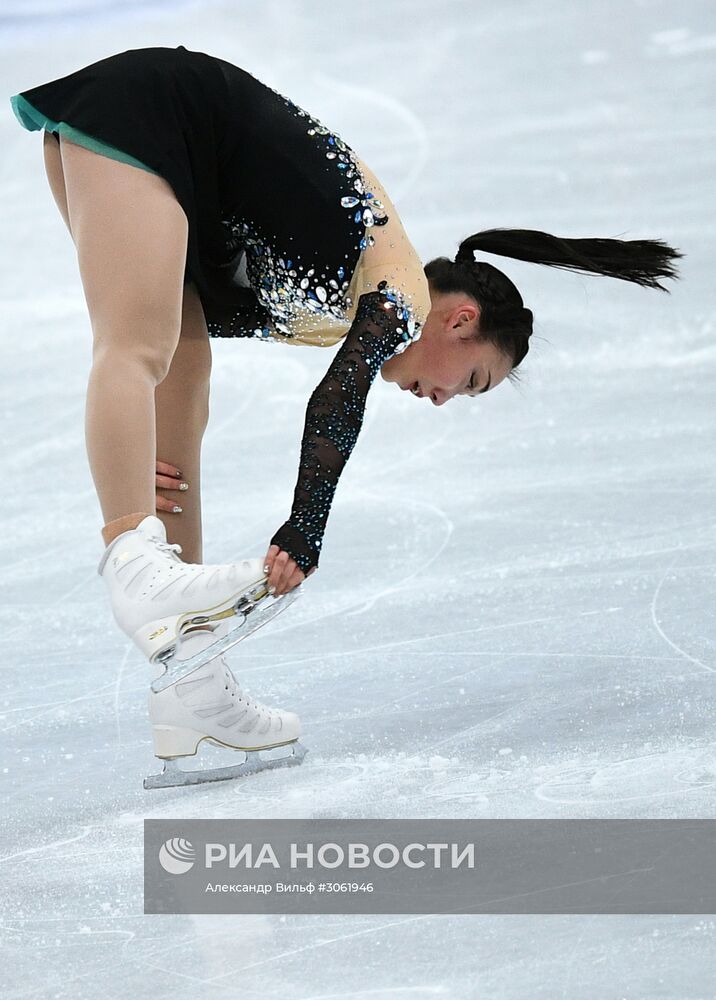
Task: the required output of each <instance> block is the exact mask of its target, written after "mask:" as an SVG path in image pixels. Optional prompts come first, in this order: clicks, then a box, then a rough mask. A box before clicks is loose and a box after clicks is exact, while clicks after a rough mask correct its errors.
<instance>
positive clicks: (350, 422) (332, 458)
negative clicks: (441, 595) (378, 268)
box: [271, 281, 420, 573]
mask: <svg viewBox="0 0 716 1000" xmlns="http://www.w3.org/2000/svg"><path fill="white" fill-rule="evenodd" d="M419 337H420V323H419V322H418V320H417V319H416V318H415V317H414V315H413V313H412V310H411V309H410V308H409V307H408V306H407V305H406V304H405V300H404V298H403V296H402V294H401V293H400V292H399V291H398V290H397V289H395V288H389V287H388V283H387V281H381V282H380V284H379V285H378V290H377V291H373V292H368V293H366V294H364V295H362V296H361V298H360V301H359V304H358V309H357V311H356V315H355V319H354V320H353V323H352V324H351V327H350V329H349V331H348V333H347V334H346V336H345V339H344V340H343V342H342V344H341V347H340V349H339V350H338V352H337V353H336V356H335V357H334V359H333V361H332V363H331V365H330V367H329V369H328V371H327V372H326V374H325V375H324V377H323V378H322V379H321V381H320V382H319V384H318V385H317V386H316V388H315V389H314V391H313V393H312V394H311V398H310V400H309V402H308V406H307V408H306V419H305V424H304V431H303V439H302V442H301V457H300V461H299V471H298V479H297V482H296V488H295V490H294V495H293V506H292V508H291V513H290V516H289V518H288V520H287V521H285V522H284V524H283V525H281V527H280V528H279V529H278V531H277V532H276V533H275V534H274V536H273V538H272V539H271V544H272V545H278V546H279V548H281V549H283V550H284V551H285V552H288V554H289V556H291V558H292V559H293V560H294V561H295V563H296V565H297V566H298V567H299V569H301V570H303V572H304V573H308V571H309V570H310V569H312V568H313V567H315V566H317V565H318V557H319V554H320V549H321V543H322V539H323V533H324V531H325V527H326V522H327V520H328V512H329V510H330V507H331V503H332V500H333V495H334V493H335V491H336V487H337V485H338V479H339V477H340V475H341V472H342V471H343V468H344V466H345V464H346V462H347V461H348V458H349V456H350V454H351V452H352V450H353V448H354V446H355V443H356V440H357V438H358V433H359V431H360V429H361V426H362V423H363V413H364V410H365V405H366V397H367V395H368V390H369V389H370V386H371V384H372V382H373V380H374V379H375V377H376V375H377V374H378V372H379V371H380V368H381V366H382V365H383V364H384V362H385V361H387V360H388V358H390V357H392V356H393V355H394V354H400V353H402V351H404V350H405V349H406V348H407V347H408V345H409V344H410V342H411V341H413V340H417V339H419Z"/></svg>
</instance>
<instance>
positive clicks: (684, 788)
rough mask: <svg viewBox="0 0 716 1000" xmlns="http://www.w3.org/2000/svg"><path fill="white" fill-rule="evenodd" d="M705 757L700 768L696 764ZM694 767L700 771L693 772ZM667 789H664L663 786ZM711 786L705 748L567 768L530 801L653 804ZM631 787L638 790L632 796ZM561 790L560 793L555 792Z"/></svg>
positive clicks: (715, 767)
mask: <svg viewBox="0 0 716 1000" xmlns="http://www.w3.org/2000/svg"><path fill="white" fill-rule="evenodd" d="M705 756H706V757H707V761H706V763H705V764H704V765H703V766H702V765H700V764H699V761H700V760H701V759H703V758H704V757H705ZM699 768H700V769H699ZM669 780H670V781H671V782H673V785H672V787H670V788H665V787H664V786H665V784H666V783H667V782H668V781H669ZM714 785H716V758H714V756H713V752H712V751H711V750H710V749H709V748H706V749H704V750H703V751H701V753H698V752H697V753H696V754H695V755H694V750H693V748H686V749H683V750H669V751H666V752H665V753H660V752H657V753H651V754H644V755H643V756H636V757H625V758H623V759H622V760H617V761H608V762H606V763H604V764H600V763H594V764H586V763H585V764H578V765H574V766H568V767H566V768H563V769H562V770H561V771H558V772H557V773H556V774H553V775H551V776H550V777H549V778H548V779H547V780H546V781H543V782H542V783H541V784H539V785H538V786H537V787H536V788H535V790H534V795H535V798H537V799H540V800H541V801H543V802H552V803H558V804H560V805H611V804H612V803H615V802H639V801H654V800H656V799H666V798H673V797H674V796H683V795H684V794H688V793H689V792H696V793H698V792H701V791H704V790H706V789H709V788H711V787H712V786H714ZM637 787H638V788H639V789H641V790H640V791H637V790H636V789H637ZM561 789H564V791H561Z"/></svg>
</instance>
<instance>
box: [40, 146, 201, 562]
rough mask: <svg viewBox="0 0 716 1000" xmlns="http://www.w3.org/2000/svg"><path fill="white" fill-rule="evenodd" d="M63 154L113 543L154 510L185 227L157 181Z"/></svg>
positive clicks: (69, 149)
mask: <svg viewBox="0 0 716 1000" xmlns="http://www.w3.org/2000/svg"><path fill="white" fill-rule="evenodd" d="M53 141H54V140H53ZM60 151H61V157H62V168H63V176H64V184H65V193H66V197H67V210H68V220H69V226H70V232H71V234H72V238H73V240H74V243H75V247H76V250H77V259H78V263H79V268H80V276H81V279H82V286H83V290H84V295H85V300H86V303H87V308H88V310H89V314H90V320H91V325H92V333H93V350H92V370H91V372H90V377H89V384H88V388H87V405H86V411H85V437H86V444H87V455H88V458H89V464H90V470H91V473H92V478H93V480H94V483H95V487H96V490H97V496H98V498H99V502H100V507H101V510H102V515H103V518H104V521H105V529H106V530H103V536H104V540H105V543H106V544H109V541H111V538H112V537H113V536H114V535H116V534H117V533H118V529H119V530H127V527H129V526H132V525H131V521H132V520H136V521H137V523H138V522H139V520H141V516H142V515H144V516H146V515H147V514H153V513H155V509H156V499H155V497H156V493H155V463H156V426H155V409H154V393H155V389H156V387H157V386H158V385H159V384H160V383H161V382H162V381H163V380H164V379H165V378H166V376H167V374H168V372H169V369H170V365H171V361H172V357H173V355H174V351H175V349H176V347H177V344H178V341H179V335H180V331H181V322H182V297H183V275H184V266H185V261H186V246H187V229H188V226H187V218H186V215H185V213H184V211H183V209H182V207H181V205H180V204H179V202H178V201H177V199H176V197H175V195H174V192H173V191H172V189H171V186H170V185H169V183H168V182H167V181H166V180H165V179H164V178H163V177H160V176H158V175H156V174H150V173H148V172H147V171H145V170H141V169H139V168H137V167H133V166H130V165H129V164H127V163H121V162H118V161H117V160H113V159H110V158H109V157H106V156H103V155H101V154H98V153H95V152H93V151H91V150H89V149H86V148H85V147H84V146H79V145H77V144H75V143H72V142H69V141H68V140H66V139H65V138H64V137H61V141H60ZM182 471H186V470H182ZM110 522H112V523H110Z"/></svg>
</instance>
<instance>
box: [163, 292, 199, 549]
mask: <svg viewBox="0 0 716 1000" xmlns="http://www.w3.org/2000/svg"><path fill="white" fill-rule="evenodd" d="M210 375H211V347H210V344H209V334H208V332H207V329H206V320H205V318H204V310H203V309H202V305H201V300H200V298H199V295H198V293H197V291H196V287H195V285H193V284H187V285H185V286H184V302H183V308H182V323H181V336H180V337H179V343H178V345H177V348H176V350H175V351H174V356H173V358H172V363H171V366H170V368H169V374H168V375H167V377H166V378H165V379H164V380H163V381H162V382H161V383H160V384H159V385H158V386H157V387H156V389H155V391H154V401H155V412H156V430H157V458H158V459H159V460H160V461H162V462H168V463H170V464H171V465H174V466H176V467H177V468H178V469H180V470H181V471H182V473H183V477H182V478H183V480H184V482H186V483H188V484H189V489H188V490H187V491H186V492H178V491H177V489H176V485H175V487H174V489H163V488H160V487H158V488H157V491H156V492H157V496H158V498H159V500H158V502H157V517H158V518H160V520H161V521H163V523H164V526H165V528H166V532H167V541H169V542H178V543H179V545H181V547H182V552H181V558H182V559H183V560H184V562H193V563H200V562H202V529H201V483H200V457H201V442H202V438H203V436H204V431H205V430H206V425H207V423H208V420H209V379H210ZM160 501H161V502H165V503H166V506H167V507H169V508H171V507H173V506H174V505H178V506H180V507H181V508H182V511H181V513H178V514H175V513H171V512H170V511H167V510H163V509H161V507H160V506H159V503H160Z"/></svg>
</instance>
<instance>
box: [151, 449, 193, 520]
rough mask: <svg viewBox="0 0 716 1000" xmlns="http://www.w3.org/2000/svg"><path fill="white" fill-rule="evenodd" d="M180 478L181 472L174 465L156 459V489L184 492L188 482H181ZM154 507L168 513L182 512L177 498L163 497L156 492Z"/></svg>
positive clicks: (187, 487)
mask: <svg viewBox="0 0 716 1000" xmlns="http://www.w3.org/2000/svg"><path fill="white" fill-rule="evenodd" d="M181 478H182V473H181V471H180V470H179V469H177V467H176V465H172V464H171V463H170V462H160V461H159V460H158V459H157V463H156V488H157V489H162V490H171V491H181V492H186V490H188V489H189V484H188V483H185V482H182V481H181ZM156 509H157V510H162V511H166V513H168V514H181V512H182V508H181V503H179V500H178V498H177V499H174V498H172V497H164V496H161V495H160V494H159V493H157V499H156Z"/></svg>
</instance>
